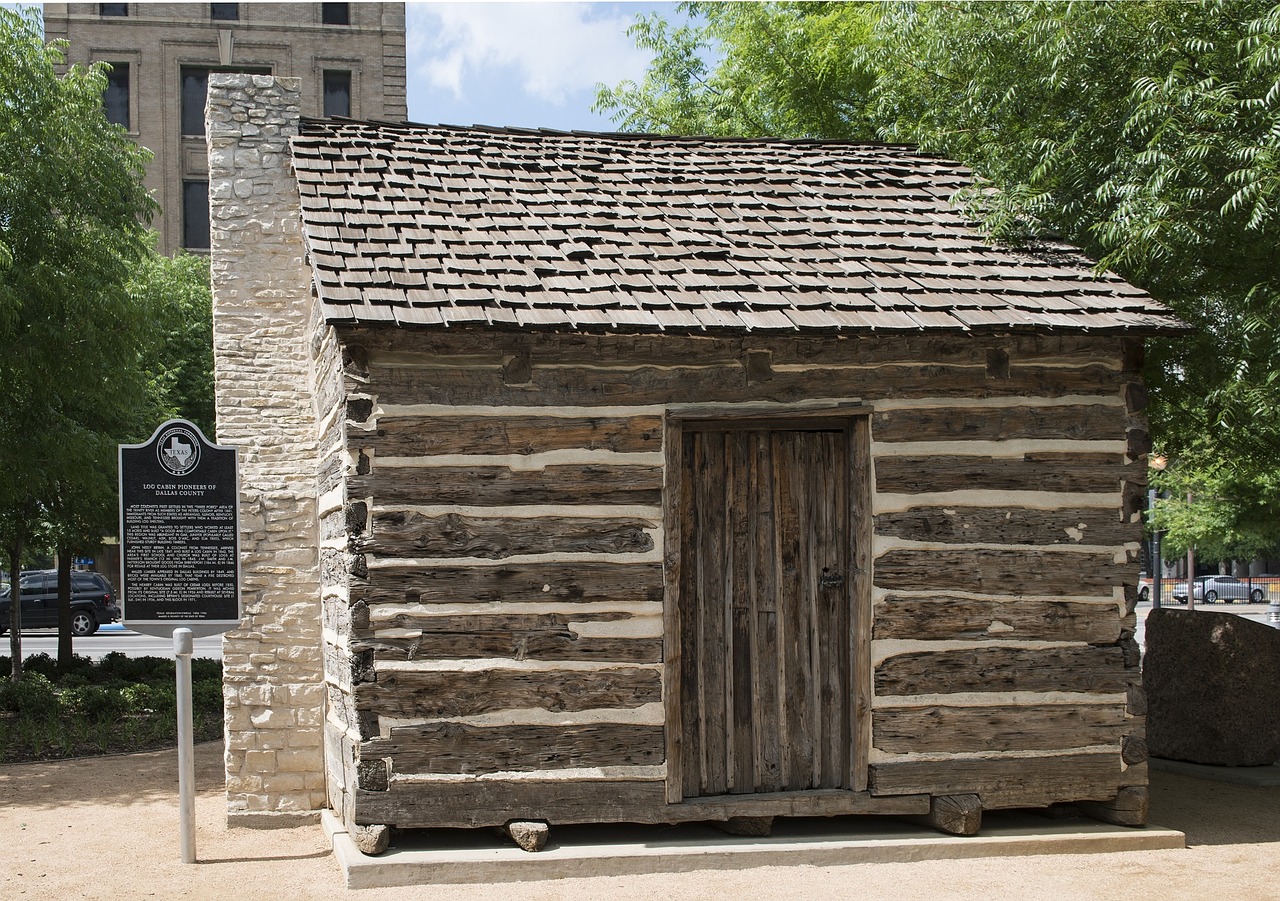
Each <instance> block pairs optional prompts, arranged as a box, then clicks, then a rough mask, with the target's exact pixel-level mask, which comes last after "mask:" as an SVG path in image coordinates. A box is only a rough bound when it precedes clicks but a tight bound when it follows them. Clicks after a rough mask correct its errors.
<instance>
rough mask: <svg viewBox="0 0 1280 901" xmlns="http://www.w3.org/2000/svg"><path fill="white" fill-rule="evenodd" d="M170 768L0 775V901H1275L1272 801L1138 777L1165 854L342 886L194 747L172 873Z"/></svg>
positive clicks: (67, 765)
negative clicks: (186, 849) (191, 796)
mask: <svg viewBox="0 0 1280 901" xmlns="http://www.w3.org/2000/svg"><path fill="white" fill-rule="evenodd" d="M177 779H178V777H177V753H176V752H175V751H156V752H152V753H146V754H130V755H125V756H120V757H108V758H96V759H87V760H75V761H63V762H55V763H35V764H20V765H11V766H0V898H3V899H6V901H7V899H22V898H40V899H49V898H55V899H73V898H76V899H79V898H83V899H112V901H116V899H134V898H164V899H169V898H191V899H205V898H208V899H242V898H263V899H270V901H294V899H331V898H358V899H359V901H408V899H414V901H422V899H428V901H430V899H451V901H452V899H458V901H472V899H474V901H480V899H484V901H490V899H502V898H504V897H510V898H519V899H521V901H543V899H547V901H550V899H564V901H570V899H573V901H577V899H582V901H587V899H591V901H596V899H608V901H623V899H633V898H635V899H661V901H683V899H702V898H750V899H752V901H756V899H760V898H797V899H805V901H817V899H827V898H848V899H858V901H868V899H893V901H912V899H931V901H933V899H975V901H979V899H980V901H994V899H1001V901H1021V899H1028V901H1031V899H1046V901H1048V899H1052V901H1069V899H1092V898H1097V899H1106V901H1125V899H1135V901H1151V899H1159V901H1180V899H1187V901H1205V899H1211V898H1214V897H1215V896H1219V897H1221V898H1223V899H1230V901H1253V899H1280V788H1252V787H1246V786H1239V785H1231V784H1226V783H1219V782H1209V781H1204V780H1200V779H1193V778H1189V777H1183V776H1175V775H1171V774H1168V773H1160V772H1154V773H1152V809H1151V820H1152V822H1153V823H1158V824H1160V825H1161V826H1168V827H1171V828H1174V829H1179V830H1182V831H1184V832H1185V833H1186V834H1187V842H1188V845H1189V847H1188V848H1187V849H1185V850H1177V851H1143V852H1125V853H1114V854H1089V855H1051V856H1041V857H1005V858H987V859H982V860H960V861H921V862H917V863H902V864H858V865H854V866H840V867H809V866H797V867H761V868H758V869H749V870H735V871H728V872H719V871H701V872H695V873H673V874H659V875H649V876H625V877H594V878H581V879H564V880H558V881H554V882H533V883H503V884H500V885H473V886H415V887H411V888H394V889H365V890H360V891H356V892H352V891H348V890H347V889H345V888H344V887H343V880H342V874H341V871H340V870H339V868H338V865H337V863H336V862H335V861H334V858H333V857H332V856H331V855H330V853H329V848H328V845H327V843H326V840H325V836H324V833H323V831H322V830H321V828H320V827H319V826H318V825H316V826H305V827H301V828H295V829H280V830H269V831H268V830H250V829H228V828H227V826H226V815H225V798H224V795H223V788H222V761H221V745H220V744H218V743H213V744H205V745H199V746H197V748H196V783H197V797H196V817H197V827H196V828H197V832H196V847H197V852H198V857H199V861H198V862H197V863H195V864H191V865H185V864H182V863H181V862H179V846H178V806H177V791H178V786H177Z"/></svg>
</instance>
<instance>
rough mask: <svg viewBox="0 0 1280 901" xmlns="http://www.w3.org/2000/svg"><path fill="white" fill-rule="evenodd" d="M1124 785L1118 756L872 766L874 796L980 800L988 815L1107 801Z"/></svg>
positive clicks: (1104, 755) (1000, 758)
mask: <svg viewBox="0 0 1280 901" xmlns="http://www.w3.org/2000/svg"><path fill="white" fill-rule="evenodd" d="M1122 779H1123V775H1122V772H1121V765H1120V755H1119V753H1118V752H1117V753H1115V754H1065V755H1062V756H1054V757H997V758H948V759H946V760H909V761H901V762H884V763H876V764H872V766H871V791H872V792H873V793H874V794H907V793H915V792H930V793H932V794H947V795H954V794H976V795H977V796H978V797H979V798H981V799H982V806H983V808H984V809H986V810H995V809H1001V808H1009V807H1046V806H1048V805H1049V804H1055V803H1058V802H1061V801H1085V800H1107V799H1110V798H1114V797H1115V796H1116V792H1117V790H1118V789H1119V787H1120V784H1121V781H1122Z"/></svg>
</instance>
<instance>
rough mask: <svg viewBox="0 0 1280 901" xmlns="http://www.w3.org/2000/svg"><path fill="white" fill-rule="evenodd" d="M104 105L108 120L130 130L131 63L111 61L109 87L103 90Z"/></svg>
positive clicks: (108, 74) (108, 75)
mask: <svg viewBox="0 0 1280 901" xmlns="http://www.w3.org/2000/svg"><path fill="white" fill-rule="evenodd" d="M102 106H103V109H104V110H106V113H107V121H108V122H113V123H115V124H116V125H123V126H124V129H125V131H128V130H129V64H128V63H111V69H110V70H109V71H108V72H107V87H106V90H104V91H103V92H102Z"/></svg>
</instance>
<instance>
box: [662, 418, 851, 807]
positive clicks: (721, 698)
mask: <svg viewBox="0 0 1280 901" xmlns="http://www.w3.org/2000/svg"><path fill="white" fill-rule="evenodd" d="M849 436H850V432H849V430H848V429H847V428H841V427H833V428H776V427H775V428H770V427H759V428H752V427H742V428H731V427H715V426H710V427H698V428H691V427H689V426H686V428H685V430H684V431H683V434H682V439H681V440H682V448H681V469H682V483H681V502H680V503H681V509H680V548H681V558H680V566H681V572H680V592H679V605H678V606H679V613H678V615H679V638H680V653H679V661H680V662H679V669H680V719H681V726H680V729H681V742H680V746H681V750H680V758H681V760H680V774H681V775H680V780H681V795H682V796H683V797H686V798H689V797H700V796H701V797H705V796H714V795H725V794H742V793H761V792H785V791H805V790H814V789H840V788H852V787H855V782H856V781H857V780H856V779H855V774H854V768H855V767H854V757H855V752H854V748H855V742H856V739H857V735H858V730H857V728H856V724H855V721H854V666H855V660H854V649H855V639H854V632H855V628H854V626H855V624H854V614H853V585H854V580H853V579H852V578H850V575H851V572H850V570H851V566H852V564H853V563H854V548H853V538H854V535H855V529H854V528H853V527H852V524H851V512H850V511H851V507H850V499H851V484H850V482H851V466H850V437H849ZM861 665H865V661H862V662H861Z"/></svg>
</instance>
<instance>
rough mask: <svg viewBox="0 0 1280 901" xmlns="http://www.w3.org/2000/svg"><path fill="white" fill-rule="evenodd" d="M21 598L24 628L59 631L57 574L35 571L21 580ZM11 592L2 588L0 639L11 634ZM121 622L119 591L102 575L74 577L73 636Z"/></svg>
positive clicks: (72, 595) (72, 601) (53, 571)
mask: <svg viewBox="0 0 1280 901" xmlns="http://www.w3.org/2000/svg"><path fill="white" fill-rule="evenodd" d="M18 596H19V597H20V598H21V599H22V628H23V629H24V630H26V629H56V628H58V571H57V570H55V569H34V570H28V571H27V572H24V573H23V574H22V575H21V576H19V577H18ZM11 597H12V590H11V588H10V586H8V585H6V586H4V587H3V588H0V635H3V634H5V633H6V632H7V631H9V605H10V603H11ZM119 619H120V608H119V607H118V606H117V605H116V591H115V589H114V588H112V587H111V583H110V582H109V581H107V578H106V577H105V576H103V575H101V574H100V573H86V572H73V573H72V574H71V634H72V635H81V636H83V635H92V634H93V633H94V632H97V631H98V627H99V626H100V625H102V624H103V623H114V622H117V621H118V620H119Z"/></svg>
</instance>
